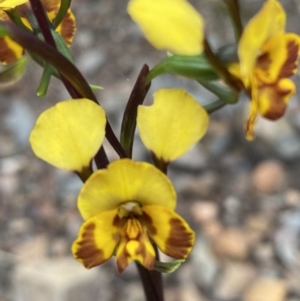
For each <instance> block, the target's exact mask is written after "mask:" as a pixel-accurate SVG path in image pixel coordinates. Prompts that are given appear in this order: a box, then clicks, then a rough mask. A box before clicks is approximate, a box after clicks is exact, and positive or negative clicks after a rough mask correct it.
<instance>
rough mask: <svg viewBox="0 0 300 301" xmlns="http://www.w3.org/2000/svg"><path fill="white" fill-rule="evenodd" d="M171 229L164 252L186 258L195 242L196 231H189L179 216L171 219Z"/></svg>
mask: <svg viewBox="0 0 300 301" xmlns="http://www.w3.org/2000/svg"><path fill="white" fill-rule="evenodd" d="M170 226H171V231H170V234H169V238H168V239H167V241H166V250H165V251H164V253H166V254H167V255H169V256H171V257H173V258H176V259H181V258H186V257H187V255H188V254H189V251H190V249H191V247H192V246H193V242H194V233H193V232H192V231H188V230H187V229H186V228H185V227H184V225H183V224H182V221H181V220H179V219H178V218H172V219H171V220H170Z"/></svg>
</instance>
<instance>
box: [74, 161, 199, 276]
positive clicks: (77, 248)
mask: <svg viewBox="0 0 300 301" xmlns="http://www.w3.org/2000/svg"><path fill="white" fill-rule="evenodd" d="M175 205H176V194H175V191H174V188H173V186H172V184H171V182H170V180H169V179H168V178H167V176H166V175H165V174H163V173H162V172H161V171H159V170H158V169H156V168H155V167H154V166H153V165H151V164H148V163H145V162H133V161H131V160H129V159H122V160H118V161H115V162H113V163H111V164H109V165H108V169H102V170H98V171H97V172H95V173H94V174H93V175H92V176H91V177H90V178H89V179H88V180H87V182H86V183H85V184H84V186H83V188H82V189H81V191H80V194H79V197H78V208H79V211H80V213H81V215H82V217H83V218H84V220H85V222H84V223H83V225H82V226H81V228H80V230H79V234H78V238H77V239H76V241H75V242H74V243H73V246H72V252H73V255H74V257H75V258H76V259H77V260H79V261H80V262H81V263H82V264H83V265H84V266H85V267H86V268H92V267H94V266H97V265H100V264H102V263H104V262H105V261H107V260H108V259H110V258H111V257H112V255H115V256H116V261H117V266H118V271H119V272H120V273H121V272H122V271H123V270H124V269H125V268H126V267H127V265H128V264H129V263H130V262H131V261H133V260H134V261H138V262H139V263H141V264H142V265H143V266H145V267H146V268H147V269H150V270H151V269H153V268H154V265H155V250H154V248H153V245H152V243H153V242H154V243H155V244H157V246H158V247H159V249H160V250H161V251H162V252H163V253H165V254H167V255H168V256H171V257H173V258H176V259H184V258H186V257H187V256H188V254H189V253H190V251H191V249H192V247H193V244H194V232H193V231H192V230H191V229H190V227H189V226H188V224H187V223H186V222H185V220H184V219H183V218H182V217H180V216H179V215H178V214H177V213H175V212H174V207H175Z"/></svg>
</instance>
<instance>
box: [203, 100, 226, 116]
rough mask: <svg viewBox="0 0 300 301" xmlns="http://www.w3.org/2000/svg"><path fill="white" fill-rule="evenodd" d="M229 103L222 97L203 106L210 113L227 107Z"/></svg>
mask: <svg viewBox="0 0 300 301" xmlns="http://www.w3.org/2000/svg"><path fill="white" fill-rule="evenodd" d="M226 105H227V103H226V102H224V101H223V100H221V99H218V100H216V101H214V102H212V103H209V104H208V105H205V106H203V108H204V109H205V110H206V112H207V113H208V114H212V113H213V112H216V111H218V110H220V109H221V108H223V107H225V106H226Z"/></svg>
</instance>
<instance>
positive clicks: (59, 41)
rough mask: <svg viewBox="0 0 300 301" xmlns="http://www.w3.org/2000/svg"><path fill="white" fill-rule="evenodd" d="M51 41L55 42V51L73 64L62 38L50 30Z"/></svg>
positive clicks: (68, 49)
mask: <svg viewBox="0 0 300 301" xmlns="http://www.w3.org/2000/svg"><path fill="white" fill-rule="evenodd" d="M51 33H52V36H53V39H54V41H55V45H56V47H57V50H58V51H59V52H60V53H61V54H63V55H64V56H65V57H66V58H67V59H68V60H69V61H70V62H72V63H73V57H72V54H71V51H70V48H69V47H68V45H67V43H66V42H65V40H64V39H63V37H62V36H61V35H60V34H59V33H58V32H56V31H55V30H51Z"/></svg>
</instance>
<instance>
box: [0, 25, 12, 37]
mask: <svg viewBox="0 0 300 301" xmlns="http://www.w3.org/2000/svg"><path fill="white" fill-rule="evenodd" d="M6 36H10V32H9V31H8V30H7V29H6V27H5V26H3V25H0V37H1V38H3V37H6Z"/></svg>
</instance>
